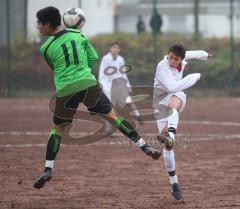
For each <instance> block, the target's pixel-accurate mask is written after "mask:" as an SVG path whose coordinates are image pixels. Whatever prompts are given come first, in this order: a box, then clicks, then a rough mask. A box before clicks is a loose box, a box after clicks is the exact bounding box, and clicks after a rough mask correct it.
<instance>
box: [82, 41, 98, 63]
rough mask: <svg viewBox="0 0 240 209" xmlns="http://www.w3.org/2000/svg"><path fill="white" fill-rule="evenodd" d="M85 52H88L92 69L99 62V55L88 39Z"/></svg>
mask: <svg viewBox="0 0 240 209" xmlns="http://www.w3.org/2000/svg"><path fill="white" fill-rule="evenodd" d="M85 50H86V52H87V60H88V66H89V67H90V68H92V67H93V66H94V65H95V63H96V62H97V60H98V55H97V52H96V51H95V49H94V48H93V46H92V45H91V44H90V43H89V41H88V40H87V39H86V43H85Z"/></svg>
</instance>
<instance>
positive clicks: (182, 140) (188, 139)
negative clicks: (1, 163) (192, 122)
mask: <svg viewBox="0 0 240 209" xmlns="http://www.w3.org/2000/svg"><path fill="white" fill-rule="evenodd" d="M150 135H152V136H154V137H156V134H152V133H151V134H145V135H144V136H145V137H146V138H145V139H146V141H147V143H149V144H160V143H159V142H158V141H157V140H150V141H148V140H149V139H147V137H150ZM115 136H122V138H121V140H119V139H117V140H115V139H109V140H108V139H102V140H100V141H98V142H94V143H91V144H88V145H84V146H89V145H92V146H96V145H129V144H133V143H131V142H130V140H128V139H125V138H124V136H123V135H122V134H120V133H119V134H115ZM178 137H179V138H178V141H177V144H179V145H180V146H181V145H184V144H188V145H191V144H193V143H194V142H197V141H215V140H233V139H240V134H231V135H223V134H219V135H218V134H206V135H201V134H193V135H191V136H190V135H189V134H178ZM114 140H115V141H114ZM45 146H46V144H33V143H32V144H0V148H29V147H45ZM61 146H63V147H66V146H71V147H78V146H83V145H80V144H72V145H65V144H62V145H61Z"/></svg>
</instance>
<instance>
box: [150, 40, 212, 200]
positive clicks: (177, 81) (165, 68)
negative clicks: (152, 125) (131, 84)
mask: <svg viewBox="0 0 240 209" xmlns="http://www.w3.org/2000/svg"><path fill="white" fill-rule="evenodd" d="M211 56H212V55H211V54H208V53H207V52H205V51H203V50H198V51H186V50H185V48H184V47H183V46H182V45H180V44H176V45H173V46H171V47H170V48H169V51H168V55H167V56H165V57H164V59H163V60H161V61H160V62H159V64H158V66H157V69H156V74H155V80H154V96H153V107H154V109H155V111H154V113H155V117H156V120H157V125H158V129H159V133H160V137H159V139H160V141H161V142H163V143H164V144H165V148H164V149H163V158H164V162H165V166H166V169H167V171H168V174H169V180H170V184H171V192H172V195H173V196H174V198H175V199H177V200H180V199H181V198H182V194H181V189H180V185H179V182H178V178H177V175H176V172H175V156H174V151H173V145H174V142H175V134H176V130H177V127H178V121H179V113H180V112H181V111H182V110H183V109H184V107H185V104H186V95H185V93H184V92H183V90H184V89H187V88H189V87H191V86H193V85H194V84H195V83H196V82H197V81H198V80H199V79H200V77H201V74H200V73H193V74H189V75H187V76H186V77H184V78H183V71H184V68H185V66H186V64H187V62H186V60H190V59H197V60H207V59H208V57H211ZM162 105H164V106H167V107H168V108H170V109H171V111H172V114H171V115H170V116H168V117H166V118H162V117H159V116H160V115H164V113H162V112H161V111H165V110H166V109H164V108H161V106H162ZM166 125H167V133H165V134H162V131H163V129H164V128H165V127H166Z"/></svg>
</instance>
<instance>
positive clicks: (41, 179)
mask: <svg viewBox="0 0 240 209" xmlns="http://www.w3.org/2000/svg"><path fill="white" fill-rule="evenodd" d="M51 178H52V170H47V171H45V172H44V173H43V175H41V176H40V177H38V178H37V180H36V181H35V182H34V184H33V187H34V188H36V189H41V188H43V186H44V184H45V183H46V182H47V181H50V179H51Z"/></svg>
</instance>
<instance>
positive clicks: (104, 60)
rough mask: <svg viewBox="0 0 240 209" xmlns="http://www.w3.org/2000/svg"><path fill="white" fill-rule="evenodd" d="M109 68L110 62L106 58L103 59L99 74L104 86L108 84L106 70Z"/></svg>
mask: <svg viewBox="0 0 240 209" xmlns="http://www.w3.org/2000/svg"><path fill="white" fill-rule="evenodd" d="M108 66H109V64H108V60H107V59H106V58H105V57H103V58H102V60H101V63H100V67H99V73H98V80H99V82H100V83H101V84H102V85H104V83H105V82H106V77H107V75H105V70H106V68H107V67H108Z"/></svg>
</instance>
